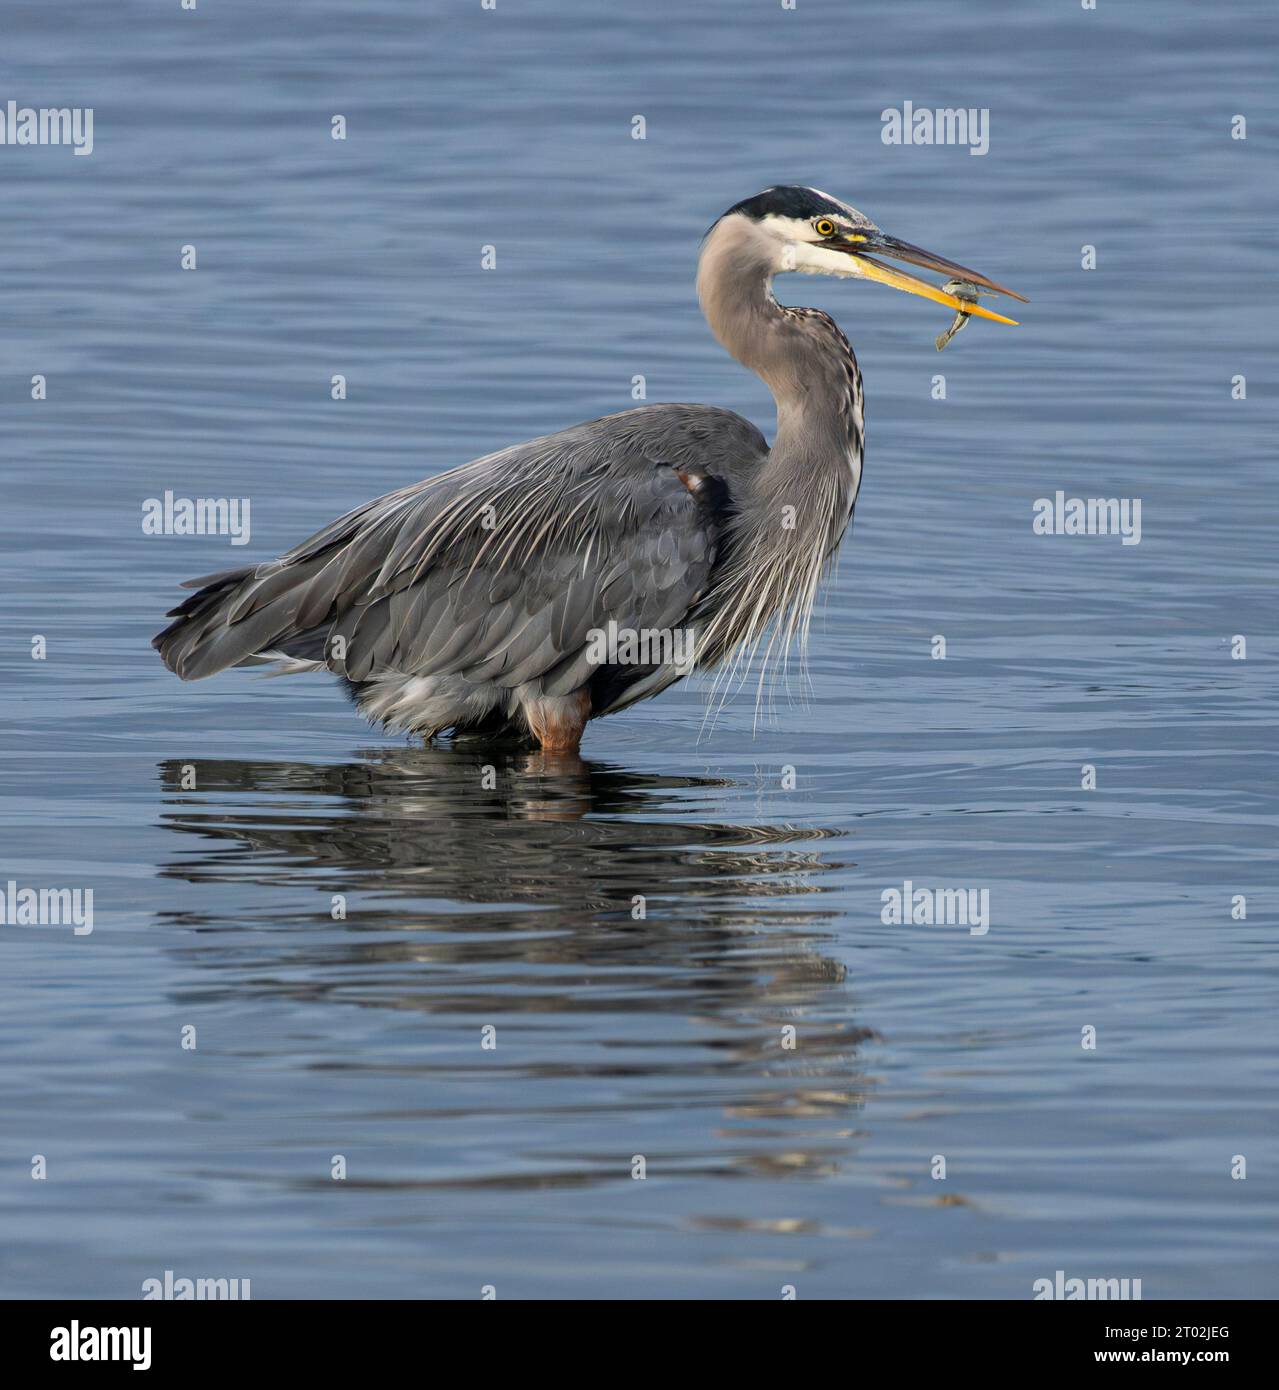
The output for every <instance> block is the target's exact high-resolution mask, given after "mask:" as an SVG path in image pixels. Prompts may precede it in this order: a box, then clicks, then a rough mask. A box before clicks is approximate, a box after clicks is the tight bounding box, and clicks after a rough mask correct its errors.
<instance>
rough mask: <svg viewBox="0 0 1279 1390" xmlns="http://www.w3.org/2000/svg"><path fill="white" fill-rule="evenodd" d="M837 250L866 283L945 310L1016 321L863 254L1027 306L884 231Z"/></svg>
mask: <svg viewBox="0 0 1279 1390" xmlns="http://www.w3.org/2000/svg"><path fill="white" fill-rule="evenodd" d="M839 249H840V250H841V251H846V252H847V253H848V254H849V255H850V256H855V257H856V258H857V263H858V266H859V268H860V270H861V274H862V275H863V276H864V277H865V278H866V279H867V280H878V281H879V282H880V284H881V285H891V286H892V287H893V289H895V290H905V291H906V293H907V294H917V295H920V296H922V297H923V298H924V299H931V300H933V301H934V302H935V303H937V304H945V305H946V306H947V307H948V308H951V309H957V310H959V311H960V312H962V313H965V314H972V315H973V316H974V317H976V318H980V319H992V320H993V321H994V322H995V323H1011V324H1015V323H1016V322H1017V320H1016V319H1006V318H1005V317H1004V316H1003V315H1002V314H996V313H992V312H991V311H990V310H989V309H983V308H982V307H981V305H980V304H977V303H976V302H974V301H972V300H967V299H959V298H958V297H957V296H955V295H953V294H947V293H946V291H945V290H940V289H938V288H937V287H936V286H935V285H930V284H929V283H928V282H927V281H926V280H920V279H917V278H916V277H915V276H914V275H908V274H907V273H906V272H905V271H904V270H894V269H893V268H892V267H891V266H887V265H883V264H881V263H880V262H879V261H877V260H874V259H872V258H871V257H870V256H868V255H867V254H866V252H867V251H874V252H876V253H878V254H879V255H881V256H891V257H892V258H893V259H894V260H897V261H909V262H910V263H911V264H912V265H921V266H923V267H924V268H925V269H926V270H936V271H938V272H940V273H941V274H943V275H946V276H948V277H949V278H950V279H952V280H967V281H969V282H970V283H971V284H974V285H978V286H981V287H983V288H985V289H988V290H990V291H992V292H993V293H995V294H1006V295H1009V296H1011V297H1012V298H1013V299H1020V300H1021V302H1022V303H1023V304H1025V303H1026V297H1025V295H1021V294H1017V293H1016V291H1015V290H1008V289H1005V288H1004V287H1003V285H997V284H996V283H995V282H994V281H993V280H988V279H987V278H986V277H985V276H984V275H978V273H977V272H976V271H975V270H968V269H967V268H965V267H964V266H962V265H956V264H955V262H954V261H948V260H946V259H945V257H944V256H934V255H933V253H932V252H931V251H921V250H920V249H919V247H918V246H912V245H911V244H910V242H908V241H898V240H897V238H896V237H892V236H885V235H884V234H883V232H869V233H867V234H866V235H865V236H857V237H856V240H855V242H854V243H853V244H851V245H850V244H849V243H848V241H842V242H841V244H840V246H839Z"/></svg>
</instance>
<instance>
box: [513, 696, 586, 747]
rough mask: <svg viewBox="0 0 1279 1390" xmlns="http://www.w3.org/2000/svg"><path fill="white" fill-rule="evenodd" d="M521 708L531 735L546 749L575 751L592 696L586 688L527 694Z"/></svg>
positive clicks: (580, 738)
mask: <svg viewBox="0 0 1279 1390" xmlns="http://www.w3.org/2000/svg"><path fill="white" fill-rule="evenodd" d="M521 708H522V709H523V711H524V718H525V719H526V720H527V721H528V726H529V729H530V730H531V731H532V733H533V737H534V738H535V739H537V741H538V743H539V744H541V746H542V748H543V750H544V751H545V752H548V753H575V752H576V751H577V749H578V746H579V745H580V744H581V742H582V731H583V730H584V729H585V728H586V721H587V720H588V719H589V718H590V717H591V696H590V692H589V691H586V690H576V691H574V692H573V694H572V695H534V696H528V697H526V698H525V699H524V701H523V702H522V706H521Z"/></svg>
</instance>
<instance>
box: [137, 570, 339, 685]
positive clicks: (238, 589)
mask: <svg viewBox="0 0 1279 1390" xmlns="http://www.w3.org/2000/svg"><path fill="white" fill-rule="evenodd" d="M308 571H309V567H308V566H306V565H290V566H281V565H280V564H279V563H278V562H275V563H273V564H268V565H250V566H247V567H246V568H244V569H234V570H223V571H222V572H221V573H219V574H210V575H206V576H205V577H204V578H203V579H192V580H188V581H187V583H186V584H185V585H184V586H183V587H184V588H195V586H197V585H198V586H199V587H198V588H196V592H195V593H193V594H191V595H190V596H189V597H188V598H186V599H184V600H183V601H182V602H181V603H180V604H178V606H177V607H176V608H173V609H170V611H169V612H168V613H167V614H166V616H167V617H170V618H172V619H174V621H173V622H172V623H170V624H169V626H168V627H166V628H165V629H164V631H163V632H161V633H158V634H157V635H156V636H155V637H153V638H152V639H151V645H152V646H153V647H154V648H155V649H156V651H158V652H159V653H160V657H161V659H162V660H163V661H164V664H165V665H166V666H167V667H168V668H169V670H170V671H172V672H173V673H174V674H175V675H177V676H180V677H181V678H182V679H183V680H184V681H198V680H203V679H204V678H205V677H206V676H213V675H216V674H217V673H218V672H219V671H224V670H226V668H227V667H228V666H254V665H258V664H260V663H261V662H262V661H263V660H282V659H286V658H295V659H298V660H300V661H302V662H306V663H311V662H314V661H316V660H319V661H320V662H321V663H322V662H323V659H324V633H325V631H326V629H325V628H317V627H315V626H314V622H315V620H314V618H311V620H310V622H306V621H305V620H306V619H307V618H308V616H309V614H308V613H304V612H303V609H304V608H305V609H311V608H312V607H313V604H312V600H313V599H314V597H315V596H314V593H313V591H311V590H310V589H309V587H308V584H307V581H308V580H310V579H312V578H314V574H313V573H311V572H308ZM326 606H327V605H326ZM320 616H321V617H323V616H324V615H323V614H321V615H320ZM267 653H269V655H266V654H267ZM296 669H306V668H304V667H302V666H299V667H297V668H296Z"/></svg>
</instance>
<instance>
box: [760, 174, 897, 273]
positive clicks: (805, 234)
mask: <svg viewBox="0 0 1279 1390" xmlns="http://www.w3.org/2000/svg"><path fill="white" fill-rule="evenodd" d="M810 192H812V193H813V194H814V196H815V198H820V199H824V200H825V201H827V202H829V203H833V204H834V205H835V210H832V211H830V212H817V213H814V215H813V216H812V217H784V216H782V215H781V214H779V213H769V214H768V215H767V216H766V217H764V218H762V219H761V220H760V223H759V225H760V227H761V229H762V230H763V231H764V232H766V233H767V234H768V235H769V236H770V237H771V238H772V239H773V241H774V242H776V244H777V257H776V261H775V265H774V270H775V272H776V273H782V272H785V271H798V272H799V273H800V274H804V275H840V276H854V277H855V276H860V275H862V274H864V271H863V270H862V268H861V267H860V266H859V265H858V263H857V261H856V260H855V259H854V258H853V257H851V256H849V255H848V254H847V253H846V252H844V251H840V250H838V249H836V248H834V247H830V246H824V245H822V243H823V242H825V241H827V240H829V239H830V237H831V236H833V235H839V234H840V233H851V234H858V233H861V234H865V233H867V232H873V231H875V230H876V228H875V224H874V223H873V222H871V221H870V219H869V218H867V217H864V216H863V215H862V214H861V213H860V212H858V211H857V209H856V208H850V207H848V206H847V204H844V203H839V202H837V200H836V199H834V198H831V197H830V196H829V194H826V193H822V192H821V191H820V190H819V189H811V190H810ZM824 223H825V224H829V227H830V228H833V229H834V230H833V231H831V230H829V229H827V230H824V231H819V230H818V228H819V226H821V225H822V224H824Z"/></svg>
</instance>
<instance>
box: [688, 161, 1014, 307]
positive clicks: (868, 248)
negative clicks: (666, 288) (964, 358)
mask: <svg viewBox="0 0 1279 1390" xmlns="http://www.w3.org/2000/svg"><path fill="white" fill-rule="evenodd" d="M721 228H727V229H728V232H729V234H730V235H732V234H734V233H735V234H737V235H738V236H739V237H741V238H743V239H749V241H750V242H751V244H752V246H753V247H754V248H755V249H756V250H757V251H758V252H759V254H761V255H762V256H763V257H764V259H765V261H766V263H767V264H768V266H769V268H770V270H771V273H773V274H781V273H783V272H785V271H798V272H800V273H801V274H805V275H840V276H851V277H853V278H855V279H859V280H878V281H879V283H880V284H881V285H891V286H892V287H893V289H895V290H905V291H906V292H907V293H908V294H917V295H921V296H922V297H923V298H925V299H931V300H933V301H934V302H936V303H938V304H945V305H947V306H948V307H949V308H952V309H957V310H959V309H962V310H963V311H964V312H965V313H969V314H973V315H975V316H976V317H978V318H983V319H993V320H994V321H995V322H996V323H1015V322H1016V320H1015V319H1008V318H1004V316H1003V315H1002V314H996V313H992V312H991V311H990V310H989V309H984V308H982V306H981V305H980V304H977V303H975V302H973V301H972V300H969V299H963V300H961V299H959V298H957V297H956V296H955V295H953V294H950V293H949V292H948V291H946V290H944V289H940V288H938V287H937V286H935V285H930V284H929V283H928V282H927V281H926V280H920V279H918V278H917V277H916V276H914V275H908V274H907V273H906V272H905V271H902V270H895V269H894V268H893V267H892V266H887V265H884V264H883V263H882V262H881V261H880V260H878V259H877V257H881V256H886V257H889V258H890V259H892V260H897V261H909V262H910V264H912V265H918V266H922V267H923V268H924V269H925V270H933V271H936V272H938V273H939V274H942V275H945V276H947V277H948V278H949V279H952V280H966V281H968V282H969V283H970V284H972V285H976V286H980V287H981V288H982V289H986V290H990V291H991V292H992V293H995V294H1006V295H1011V297H1012V298H1013V299H1020V300H1022V302H1023V303H1024V302H1025V297H1024V296H1023V295H1020V294H1016V293H1015V292H1014V291H1013V290H1009V289H1005V288H1004V287H1003V286H1002V285H997V284H996V283H995V282H994V281H993V280H988V279H987V278H986V277H985V276H984V275H980V274H978V272H977V271H975V270H968V269H967V268H966V267H964V266H962V265H956V263H955V262H954V261H948V260H947V259H946V258H945V257H944V256H937V255H934V254H933V253H932V252H931V251H924V250H921V249H920V248H919V247H918V246H912V245H911V244H910V243H909V242H907V241H898V240H897V238H896V237H892V236H888V235H886V234H885V233H884V232H881V231H880V230H879V228H878V227H877V226H876V225H875V224H874V223H873V222H872V221H871V220H870V218H869V217H867V216H866V215H865V214H864V213H861V212H858V211H857V209H856V208H854V207H850V206H849V205H848V204H847V203H841V202H840V201H839V199H838V198H832V197H831V196H830V195H829V194H828V193H822V192H821V191H820V190H819V189H816V188H803V187H800V186H798V185H787V186H783V187H780V188H768V189H765V190H764V192H763V193H757V194H756V195H755V197H753V198H747V199H745V200H744V201H743V202H740V203H737V204H735V205H734V206H733V207H731V208H729V210H728V211H727V212H726V213H725V214H724V215H723V217H721V218H720V219H719V221H718V222H716V224H715V226H714V227H712V228H711V231H710V233H708V234H707V235H708V236H711V235H714V234H715V233H716V232H717V231H719V229H721Z"/></svg>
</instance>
